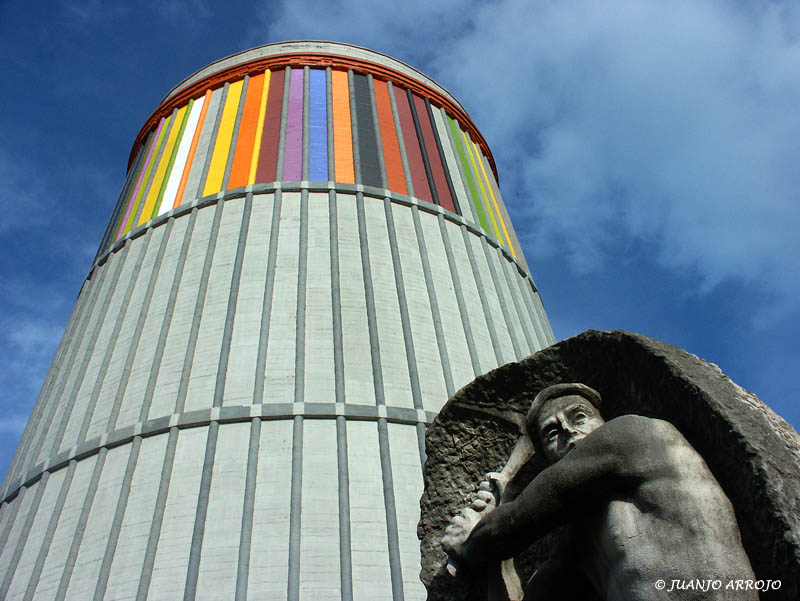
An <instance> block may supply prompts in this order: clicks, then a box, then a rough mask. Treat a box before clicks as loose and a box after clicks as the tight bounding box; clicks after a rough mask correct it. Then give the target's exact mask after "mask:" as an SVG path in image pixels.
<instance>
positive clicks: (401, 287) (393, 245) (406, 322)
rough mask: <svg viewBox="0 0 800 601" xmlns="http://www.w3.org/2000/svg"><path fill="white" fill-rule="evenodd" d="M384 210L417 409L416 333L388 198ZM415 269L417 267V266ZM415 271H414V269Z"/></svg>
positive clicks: (419, 402)
mask: <svg viewBox="0 0 800 601" xmlns="http://www.w3.org/2000/svg"><path fill="white" fill-rule="evenodd" d="M383 210H384V214H385V216H386V234H387V238H388V242H389V250H390V252H391V257H392V272H393V273H394V285H395V289H396V291H397V308H398V309H399V311H400V327H401V328H402V331H403V346H404V347H405V351H406V365H407V366H408V380H409V381H408V386H409V387H410V392H411V401H412V403H413V406H414V408H415V409H421V408H422V391H421V388H420V381H419V379H420V376H419V367H418V365H417V354H416V349H415V346H414V332H413V331H412V328H411V318H410V316H409V309H408V299H407V295H406V285H405V278H404V275H403V262H402V260H401V258H400V256H401V253H400V249H399V248H398V246H399V245H398V236H397V229H396V226H395V218H394V214H393V212H392V203H391V202H390V201H389V199H388V198H386V199H384V201H383ZM400 215H402V216H405V217H409V216H410V215H409V214H408V209H407V208H405V207H401V208H400ZM399 218H400V220H401V233H403V234H405V236H404V238H403V239H402V242H401V243H402V246H401V248H402V249H403V250H404V252H403V254H404V255H407V254H409V253H410V252H412V249H413V248H414V246H413V244H412V245H411V246H410V247H408V241H409V240H408V228H406V229H402V217H399ZM409 267H410V266H409ZM414 267H417V265H416V264H415V265H414ZM412 271H413V269H412Z"/></svg>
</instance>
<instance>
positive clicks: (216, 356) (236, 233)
mask: <svg viewBox="0 0 800 601" xmlns="http://www.w3.org/2000/svg"><path fill="white" fill-rule="evenodd" d="M223 204H224V207H225V210H224V211H223V213H222V216H221V218H220V220H219V231H218V233H217V236H216V240H215V241H214V242H213V248H212V243H211V242H209V250H208V253H209V256H207V257H206V261H207V263H210V266H209V267H208V281H207V283H206V284H205V286H204V288H205V291H206V294H205V297H204V299H203V301H202V305H201V304H200V298H198V306H197V308H196V309H195V311H196V313H199V324H198V330H197V342H196V344H195V348H194V356H193V357H192V361H191V363H190V364H187V365H185V366H184V370H186V369H188V370H190V372H191V373H190V374H189V376H188V385H187V388H186V404H185V409H186V410H187V411H191V410H194V409H202V408H207V407H210V406H211V405H212V403H213V401H214V390H215V388H216V382H217V369H218V367H219V362H220V349H221V347H222V343H223V333H224V331H225V323H226V317H227V315H228V305H229V302H228V301H229V299H230V295H231V282H232V277H233V275H234V263H235V259H236V250H237V248H238V245H239V237H240V234H241V226H242V216H243V211H244V204H245V203H244V199H236V200H228V201H225V202H224V203H219V204H218V205H217V206H218V207H221V206H223ZM216 218H217V217H216V216H215V219H216ZM212 237H213V233H212ZM202 289H203V283H202V282H201V291H202ZM234 302H235V299H234Z"/></svg>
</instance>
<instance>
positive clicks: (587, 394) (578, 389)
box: [525, 382, 603, 441]
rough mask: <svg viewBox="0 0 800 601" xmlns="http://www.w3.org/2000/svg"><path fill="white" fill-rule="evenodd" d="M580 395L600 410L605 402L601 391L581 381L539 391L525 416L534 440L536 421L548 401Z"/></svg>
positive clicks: (526, 424)
mask: <svg viewBox="0 0 800 601" xmlns="http://www.w3.org/2000/svg"><path fill="white" fill-rule="evenodd" d="M573 395H576V396H580V397H583V398H585V399H586V400H587V401H589V402H590V403H591V404H592V405H594V407H595V409H597V410H598V411H600V406H601V405H602V404H603V401H602V398H601V397H600V393H599V392H597V391H596V390H595V389H594V388H592V387H591V386H587V385H586V384H580V383H579V382H567V383H564V384H554V385H553V386H548V387H547V388H544V389H542V390H541V391H539V394H537V395H536V397H534V399H533V402H532V403H531V408H530V409H529V410H528V415H527V416H526V418H525V426H526V428H527V429H528V435H529V436H530V437H531V439H532V440H534V441H536V439H537V436H536V423H537V422H538V421H539V413H540V412H541V410H542V407H544V406H545V404H546V403H547V402H548V401H551V400H553V399H557V398H560V397H564V396H573Z"/></svg>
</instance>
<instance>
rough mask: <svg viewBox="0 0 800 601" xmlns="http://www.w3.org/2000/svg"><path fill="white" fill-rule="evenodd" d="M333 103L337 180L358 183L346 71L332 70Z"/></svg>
mask: <svg viewBox="0 0 800 601" xmlns="http://www.w3.org/2000/svg"><path fill="white" fill-rule="evenodd" d="M331 95H332V97H333V98H332V104H333V163H334V167H335V169H336V178H335V179H336V181H337V182H342V183H345V184H354V183H356V178H355V175H354V173H355V171H354V169H353V129H352V127H351V124H350V89H349V87H348V85H347V72H346V71H332V72H331Z"/></svg>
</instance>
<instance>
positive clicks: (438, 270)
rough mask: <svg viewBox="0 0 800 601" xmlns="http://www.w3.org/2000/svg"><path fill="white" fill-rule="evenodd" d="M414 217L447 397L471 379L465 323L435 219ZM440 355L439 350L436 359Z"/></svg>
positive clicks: (472, 372) (424, 214) (436, 408)
mask: <svg viewBox="0 0 800 601" xmlns="http://www.w3.org/2000/svg"><path fill="white" fill-rule="evenodd" d="M415 217H416V220H418V221H419V224H420V225H419V235H420V237H422V238H423V240H424V246H425V250H426V257H425V258H424V259H423V261H425V259H427V263H428V266H429V268H430V287H431V288H432V290H433V292H432V293H431V294H430V298H431V299H433V298H434V297H435V298H436V304H437V307H438V315H439V318H440V320H441V330H442V338H443V343H444V348H445V351H446V353H447V361H446V370H447V371H445V381H447V379H446V378H447V372H448V371H449V372H450V377H451V384H450V386H451V388H452V391H451V390H448V393H449V394H448V396H449V395H450V394H452V393H453V392H455V391H456V390H458V389H459V388H460V387H461V386H463V385H464V384H466V383H467V382H469V381H470V380H472V379H473V378H474V377H475V371H474V367H473V363H472V359H471V354H470V347H469V345H468V344H467V337H466V334H465V329H464V328H465V321H464V319H463V318H462V307H461V305H462V304H463V296H462V295H461V293H460V285H459V287H458V289H457V288H456V282H455V281H454V279H453V276H452V275H451V271H450V265H449V259H448V253H447V250H446V248H445V244H444V240H443V238H442V232H441V231H440V229H439V222H438V219H437V218H436V217H435V216H434V215H431V214H430V213H424V212H422V211H419V210H417V211H415ZM463 317H464V318H465V317H466V316H465V315H464V316H463ZM467 325H468V322H467ZM441 353H442V351H441V349H440V355H441ZM476 358H477V357H476ZM442 363H443V365H445V361H444V359H442ZM430 401H433V399H430ZM430 401H429V399H427V398H426V399H425V408H426V409H429V410H430V409H431V408H433V410H438V408H439V407H438V406H436V405H430V404H429V403H430Z"/></svg>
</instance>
